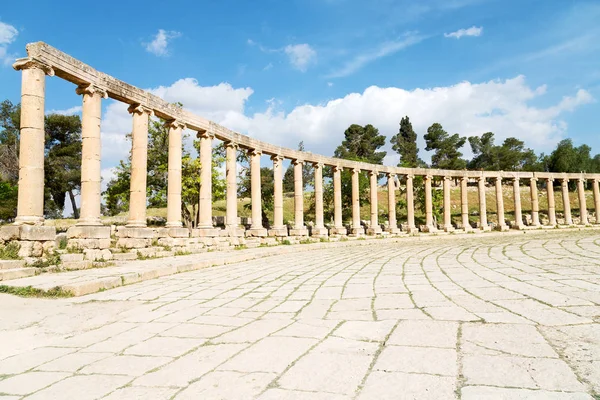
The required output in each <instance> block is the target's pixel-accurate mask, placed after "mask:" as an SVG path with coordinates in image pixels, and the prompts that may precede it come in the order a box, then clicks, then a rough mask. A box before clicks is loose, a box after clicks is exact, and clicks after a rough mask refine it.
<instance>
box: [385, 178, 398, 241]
mask: <svg viewBox="0 0 600 400" xmlns="http://www.w3.org/2000/svg"><path fill="white" fill-rule="evenodd" d="M386 177H387V190H388V227H387V229H386V231H388V232H389V233H391V234H398V233H400V228H398V219H397V217H396V175H395V174H392V173H389V172H388V173H387V174H386Z"/></svg>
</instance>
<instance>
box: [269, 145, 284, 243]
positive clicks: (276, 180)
mask: <svg viewBox="0 0 600 400" xmlns="http://www.w3.org/2000/svg"><path fill="white" fill-rule="evenodd" d="M271 160H272V161H273V226H272V227H271V228H270V229H269V236H279V237H282V236H287V235H288V229H287V226H285V225H284V224H283V180H282V179H283V157H282V156H280V155H274V156H271Z"/></svg>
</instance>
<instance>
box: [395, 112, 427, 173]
mask: <svg viewBox="0 0 600 400" xmlns="http://www.w3.org/2000/svg"><path fill="white" fill-rule="evenodd" d="M390 143H391V144H392V149H393V150H394V151H395V152H397V153H398V154H400V162H399V163H398V166H399V167H405V168H417V167H423V166H425V165H424V164H425V162H424V161H423V160H421V159H420V158H419V148H418V147H417V134H416V133H415V131H414V130H413V127H412V124H411V123H410V120H409V118H408V116H406V117H404V118H402V119H401V120H400V130H399V131H398V133H397V134H395V135H394V136H392V138H391V139H390Z"/></svg>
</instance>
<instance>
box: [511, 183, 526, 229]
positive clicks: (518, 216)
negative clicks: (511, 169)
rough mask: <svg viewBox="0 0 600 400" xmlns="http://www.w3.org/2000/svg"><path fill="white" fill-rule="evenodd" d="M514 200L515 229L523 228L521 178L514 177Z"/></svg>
mask: <svg viewBox="0 0 600 400" xmlns="http://www.w3.org/2000/svg"><path fill="white" fill-rule="evenodd" d="M513 201H514V203H515V229H523V228H525V225H523V213H522V211H521V186H520V182H519V178H514V179H513Z"/></svg>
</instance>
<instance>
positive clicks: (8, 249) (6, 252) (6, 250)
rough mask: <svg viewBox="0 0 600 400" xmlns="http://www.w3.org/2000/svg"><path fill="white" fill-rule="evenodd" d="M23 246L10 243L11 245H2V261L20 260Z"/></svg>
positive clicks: (0, 246)
mask: <svg viewBox="0 0 600 400" xmlns="http://www.w3.org/2000/svg"><path fill="white" fill-rule="evenodd" d="M20 248H21V246H20V245H19V243H17V242H10V243H9V244H7V245H5V246H2V245H0V260H18V259H20V258H21V257H19V249H20Z"/></svg>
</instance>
